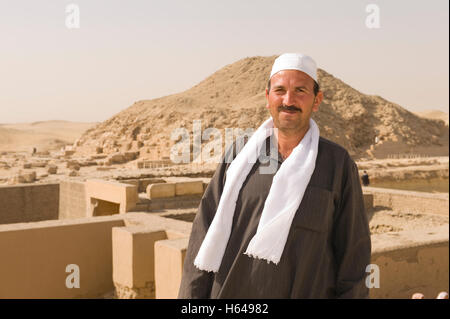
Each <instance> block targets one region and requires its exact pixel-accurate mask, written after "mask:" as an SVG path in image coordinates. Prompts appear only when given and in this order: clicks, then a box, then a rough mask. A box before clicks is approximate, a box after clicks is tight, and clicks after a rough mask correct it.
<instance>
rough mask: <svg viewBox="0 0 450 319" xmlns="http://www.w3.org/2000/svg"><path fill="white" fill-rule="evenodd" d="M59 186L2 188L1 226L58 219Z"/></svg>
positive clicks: (38, 185)
mask: <svg viewBox="0 0 450 319" xmlns="http://www.w3.org/2000/svg"><path fill="white" fill-rule="evenodd" d="M58 207H59V184H36V185H14V186H0V224H11V223H24V222H34V221H41V220H52V219H58Z"/></svg>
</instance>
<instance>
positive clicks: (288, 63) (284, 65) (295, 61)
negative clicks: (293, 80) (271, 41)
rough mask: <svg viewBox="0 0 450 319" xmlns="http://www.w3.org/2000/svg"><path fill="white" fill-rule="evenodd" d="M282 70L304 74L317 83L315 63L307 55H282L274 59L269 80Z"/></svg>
mask: <svg viewBox="0 0 450 319" xmlns="http://www.w3.org/2000/svg"><path fill="white" fill-rule="evenodd" d="M283 70H298V71H302V72H305V73H306V74H308V75H309V76H310V77H312V78H313V79H314V81H316V82H317V66H316V62H315V61H314V60H313V59H312V58H311V57H310V56H307V55H303V54H301V53H284V54H282V55H280V56H279V57H278V58H276V59H275V62H274V63H273V66H272V72H270V78H272V76H273V75H274V74H275V73H277V72H280V71H283Z"/></svg>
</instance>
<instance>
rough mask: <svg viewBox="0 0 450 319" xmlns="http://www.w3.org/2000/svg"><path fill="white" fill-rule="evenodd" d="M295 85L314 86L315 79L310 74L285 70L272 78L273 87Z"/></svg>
mask: <svg viewBox="0 0 450 319" xmlns="http://www.w3.org/2000/svg"><path fill="white" fill-rule="evenodd" d="M286 83H289V84H295V85H308V84H310V85H314V79H313V78H311V77H310V76H309V75H308V74H306V73H305V72H302V71H298V70H283V71H280V72H277V73H275V74H274V75H273V76H272V78H271V84H272V86H276V85H283V84H286Z"/></svg>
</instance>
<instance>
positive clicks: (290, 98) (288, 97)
mask: <svg viewBox="0 0 450 319" xmlns="http://www.w3.org/2000/svg"><path fill="white" fill-rule="evenodd" d="M283 104H284V105H286V106H289V105H293V104H294V93H293V92H292V91H291V90H287V91H286V94H284V96H283Z"/></svg>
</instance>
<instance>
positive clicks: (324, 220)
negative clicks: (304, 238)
mask: <svg viewBox="0 0 450 319" xmlns="http://www.w3.org/2000/svg"><path fill="white" fill-rule="evenodd" d="M333 211H334V204H333V196H332V192H330V191H329V190H327V189H324V188H320V187H315V186H308V187H306V190H305V194H304V196H303V199H302V202H301V203H300V206H299V208H298V210H297V212H296V214H295V216H294V220H293V221H292V228H293V229H294V230H300V229H308V230H313V231H316V232H324V231H326V230H327V229H328V228H329V224H330V222H331V220H332V215H333Z"/></svg>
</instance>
